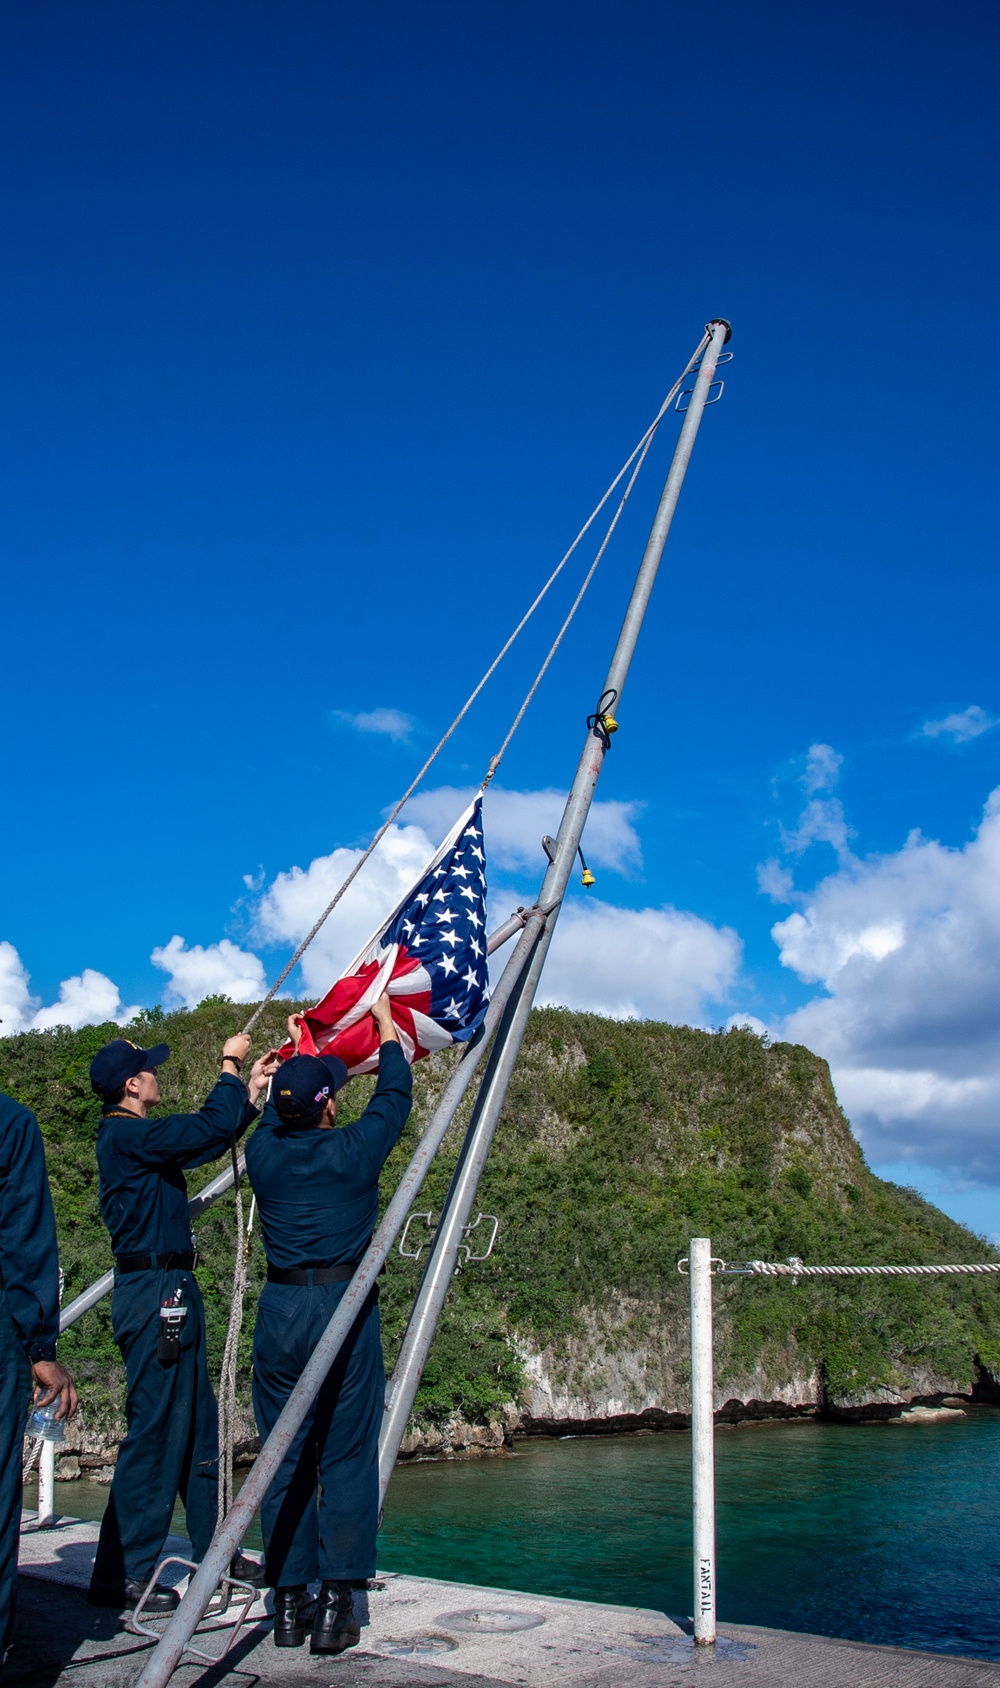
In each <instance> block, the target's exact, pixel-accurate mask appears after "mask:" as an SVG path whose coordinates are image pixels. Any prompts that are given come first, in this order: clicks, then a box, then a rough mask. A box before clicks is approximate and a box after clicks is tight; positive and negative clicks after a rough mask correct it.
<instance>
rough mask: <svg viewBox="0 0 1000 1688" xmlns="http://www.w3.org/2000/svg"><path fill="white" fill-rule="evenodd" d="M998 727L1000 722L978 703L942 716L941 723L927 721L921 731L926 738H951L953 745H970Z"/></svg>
mask: <svg viewBox="0 0 1000 1688" xmlns="http://www.w3.org/2000/svg"><path fill="white" fill-rule="evenodd" d="M996 726H1000V722H998V721H997V720H996V719H995V718H994V717H993V716H992V715H987V713H986V711H985V709H981V708H980V706H979V704H978V703H973V704H970V705H969V708H968V709H962V710H959V711H956V713H955V714H953V715H944V716H942V717H941V719H940V720H939V721H925V722H924V724H923V726H922V727H921V729H920V731H921V733H922V735H923V737H924V738H950V739H951V741H952V743H953V744H968V742H969V740H970V739H974V738H978V737H979V736H980V734H981V733H988V732H990V730H991V729H992V728H993V727H996Z"/></svg>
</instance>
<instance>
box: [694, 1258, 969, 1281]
mask: <svg viewBox="0 0 1000 1688" xmlns="http://www.w3.org/2000/svg"><path fill="white" fill-rule="evenodd" d="M718 1267H719V1270H718V1274H717V1275H718V1276H719V1277H740V1278H933V1277H940V1276H942V1274H946V1273H950V1274H951V1275H953V1276H958V1277H966V1278H976V1277H986V1276H995V1275H996V1274H997V1273H998V1272H1000V1264H996V1265H994V1264H993V1263H992V1262H986V1261H983V1262H977V1263H976V1264H974V1265H971V1266H958V1265H954V1266H953V1265H946V1266H803V1264H802V1262H801V1260H745V1261H744V1262H743V1263H742V1265H739V1266H737V1265H735V1264H733V1263H731V1262H728V1261H725V1260H720V1261H719V1263H718Z"/></svg>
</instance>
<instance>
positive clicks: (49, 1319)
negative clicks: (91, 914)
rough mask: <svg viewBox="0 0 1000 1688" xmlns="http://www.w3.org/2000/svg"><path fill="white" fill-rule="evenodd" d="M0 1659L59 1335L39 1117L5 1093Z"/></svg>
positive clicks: (1, 1139) (1, 1115) (0, 1101)
mask: <svg viewBox="0 0 1000 1688" xmlns="http://www.w3.org/2000/svg"><path fill="white" fill-rule="evenodd" d="M0 1274H2V1279H3V1282H2V1287H0V1663H2V1661H3V1655H4V1653H5V1652H6V1650H7V1648H8V1646H9V1644H10V1635H11V1629H12V1628H13V1623H14V1602H15V1596H16V1592H17V1537H18V1531H19V1529H20V1525H21V1455H22V1442H23V1439H24V1425H25V1417H26V1414H27V1410H28V1402H29V1400H30V1392H31V1367H32V1365H33V1363H34V1362H35V1361H36V1360H54V1359H55V1357H56V1337H57V1336H58V1334H59V1256H58V1254H57V1252H56V1222H55V1219H54V1217H53V1214H52V1197H51V1195H50V1194H49V1180H48V1177H47V1175H46V1172H45V1152H44V1150H43V1148H42V1134H41V1132H40V1131H39V1129H38V1121H37V1120H36V1118H35V1116H34V1114H33V1113H32V1112H31V1110H30V1108H23V1107H22V1106H21V1104H20V1102H15V1101H13V1100H12V1098H11V1097H10V1096H4V1095H3V1094H2V1093H0Z"/></svg>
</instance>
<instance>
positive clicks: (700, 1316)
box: [688, 1237, 715, 1647]
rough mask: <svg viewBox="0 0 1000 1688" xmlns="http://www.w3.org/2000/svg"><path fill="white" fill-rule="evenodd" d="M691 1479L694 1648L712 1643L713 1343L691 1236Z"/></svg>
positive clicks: (699, 1252)
mask: <svg viewBox="0 0 1000 1688" xmlns="http://www.w3.org/2000/svg"><path fill="white" fill-rule="evenodd" d="M688 1272H689V1275H690V1278H691V1475H692V1488H693V1492H694V1644H695V1646H696V1647H711V1646H712V1645H713V1644H714V1642H715V1411H714V1395H715V1366H714V1363H713V1353H712V1348H713V1342H712V1241H711V1238H710V1237H692V1238H691V1251H690V1254H689V1257H688Z"/></svg>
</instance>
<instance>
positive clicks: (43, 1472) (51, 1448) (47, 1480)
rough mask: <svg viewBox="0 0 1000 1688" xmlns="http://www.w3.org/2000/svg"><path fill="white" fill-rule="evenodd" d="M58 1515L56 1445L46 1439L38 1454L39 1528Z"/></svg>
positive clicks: (51, 1522) (53, 1520)
mask: <svg viewBox="0 0 1000 1688" xmlns="http://www.w3.org/2000/svg"><path fill="white" fill-rule="evenodd" d="M55 1516H56V1445H55V1443H54V1442H49V1441H44V1442H43V1443H42V1448H41V1452H40V1454H39V1456H38V1528H39V1529H41V1528H42V1526H43V1525H45V1524H53V1523H54V1522H55Z"/></svg>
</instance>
